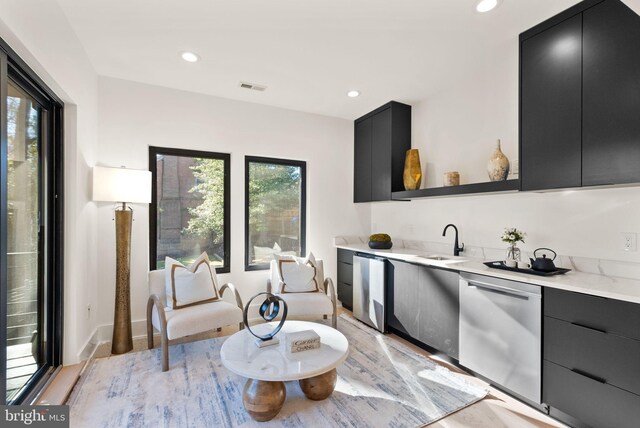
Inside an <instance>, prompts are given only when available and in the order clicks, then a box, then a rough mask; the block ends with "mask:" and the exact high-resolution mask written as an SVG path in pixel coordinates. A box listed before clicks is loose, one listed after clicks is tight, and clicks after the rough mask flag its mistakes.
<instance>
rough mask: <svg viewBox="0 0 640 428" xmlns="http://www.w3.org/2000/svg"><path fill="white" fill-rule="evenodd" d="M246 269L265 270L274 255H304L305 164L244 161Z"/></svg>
mask: <svg viewBox="0 0 640 428" xmlns="http://www.w3.org/2000/svg"><path fill="white" fill-rule="evenodd" d="M245 174H246V177H245V197H246V204H247V205H246V219H245V220H246V231H245V233H246V248H245V269H247V270H255V269H268V267H269V262H270V261H271V260H273V256H274V254H281V255H296V256H300V255H303V254H304V252H305V206H306V204H305V198H306V189H305V174H306V163H305V162H302V161H292V160H285V159H273V158H257V157H250V156H247V157H246V158H245Z"/></svg>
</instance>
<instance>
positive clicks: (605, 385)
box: [542, 288, 640, 428]
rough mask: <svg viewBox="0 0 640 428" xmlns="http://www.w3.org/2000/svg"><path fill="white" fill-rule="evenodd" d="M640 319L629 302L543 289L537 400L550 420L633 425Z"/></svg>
mask: <svg viewBox="0 0 640 428" xmlns="http://www.w3.org/2000/svg"><path fill="white" fill-rule="evenodd" d="M639 319H640V305H637V304H634V303H629V302H622V301H618V300H612V299H604V298H598V297H593V296H588V295H584V294H580V293H573V292H568V291H563V290H557V289H551V288H546V289H545V294H544V340H543V359H544V361H543V371H542V398H543V402H544V403H546V404H548V405H549V406H550V408H551V415H552V416H556V417H558V418H560V419H563V415H564V414H566V415H569V416H570V417H572V418H575V419H576V420H578V421H580V423H582V424H586V425H588V426H591V427H594V428H598V427H603V428H605V427H606V428H618V427H620V428H623V427H624V428H626V427H637V426H638V423H639V421H640V340H638V338H639V337H640V332H639V330H638V325H639V324H638V320H639ZM556 411H559V412H561V413H558V412H556ZM556 413H557V414H556ZM567 422H569V423H571V422H572V421H567Z"/></svg>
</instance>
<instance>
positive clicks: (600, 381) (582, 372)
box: [571, 369, 607, 383]
mask: <svg viewBox="0 0 640 428" xmlns="http://www.w3.org/2000/svg"><path fill="white" fill-rule="evenodd" d="M571 371H572V372H574V373H575V374H579V375H580V376H584V377H588V378H589V379H591V380H595V381H596V382H599V383H607V380H606V379H605V378H602V377H598V376H595V375H592V374H590V373H587V372H585V371H582V370H580V369H571Z"/></svg>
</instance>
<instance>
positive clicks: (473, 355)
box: [460, 273, 542, 403]
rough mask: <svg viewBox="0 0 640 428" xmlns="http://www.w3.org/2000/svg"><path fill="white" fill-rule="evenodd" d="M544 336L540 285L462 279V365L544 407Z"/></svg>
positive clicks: (462, 276)
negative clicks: (542, 387)
mask: <svg viewBox="0 0 640 428" xmlns="http://www.w3.org/2000/svg"><path fill="white" fill-rule="evenodd" d="M541 331H542V292H541V289H540V287H539V286H537V285H532V284H526V283H522V282H514V281H508V280H504V279H499V278H493V277H488V276H482V275H474V274H467V273H461V274H460V364H462V365H463V366H465V367H467V368H469V369H471V370H473V371H474V372H476V373H478V374H480V375H482V376H484V377H486V378H488V379H490V380H492V381H493V382H495V383H496V384H498V385H501V386H503V387H504V388H507V389H509V390H510V391H513V392H515V393H516V394H519V395H521V396H522V397H524V398H527V399H529V400H531V401H533V402H535V403H540V399H541V366H542V362H541V360H542V343H541V338H542V332H541Z"/></svg>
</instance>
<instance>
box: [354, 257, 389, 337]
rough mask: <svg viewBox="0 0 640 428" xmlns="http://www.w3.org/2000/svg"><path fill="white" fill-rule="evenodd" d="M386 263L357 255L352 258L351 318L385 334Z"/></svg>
mask: <svg viewBox="0 0 640 428" xmlns="http://www.w3.org/2000/svg"><path fill="white" fill-rule="evenodd" d="M386 290H387V261H386V260H385V259H379V258H376V257H373V256H367V255H364V254H358V255H356V256H354V257H353V316H354V317H356V319H359V320H360V321H362V322H364V323H366V324H369V325H370V326H371V327H373V328H375V329H376V330H379V331H381V332H383V333H384V332H385V330H386V329H387V314H386V308H385V304H386V303H385V302H386V292H387V291H386Z"/></svg>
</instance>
